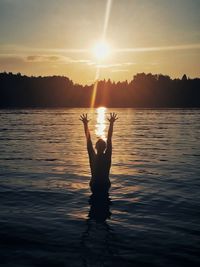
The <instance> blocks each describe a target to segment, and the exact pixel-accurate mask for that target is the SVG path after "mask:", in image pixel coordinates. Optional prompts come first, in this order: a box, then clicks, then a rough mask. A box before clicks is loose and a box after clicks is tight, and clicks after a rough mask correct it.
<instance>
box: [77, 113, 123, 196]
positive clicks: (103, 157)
mask: <svg viewBox="0 0 200 267" xmlns="http://www.w3.org/2000/svg"><path fill="white" fill-rule="evenodd" d="M117 119H118V117H117V114H116V113H110V117H109V118H108V121H109V122H110V125H109V129H108V137H107V142H105V141H104V140H103V139H101V138H99V139H98V141H97V142H96V145H95V148H96V151H97V152H95V150H94V148H93V145H92V140H91V136H90V131H89V128H88V122H89V119H88V116H87V114H82V115H81V116H80V120H81V121H82V122H83V125H84V130H85V136H86V141H87V151H88V155H89V162H90V169H91V175H92V177H91V180H90V188H91V191H92V193H95V194H108V191H109V188H110V186H111V182H110V179H109V172H110V167H111V157H112V134H113V126H114V122H115V121H116V120H117Z"/></svg>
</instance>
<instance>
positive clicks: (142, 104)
mask: <svg viewBox="0 0 200 267" xmlns="http://www.w3.org/2000/svg"><path fill="white" fill-rule="evenodd" d="M93 86H94V85H85V86H83V85H80V84H75V83H73V81H72V80H70V79H69V78H67V77H64V76H48V77H41V76H39V77H33V76H32V77H28V76H25V75H21V74H20V73H18V74H13V73H6V72H4V73H0V108H22V107H89V106H90V103H91V97H92V92H93ZM95 106H106V107H135V108H185V107H200V79H199V78H195V79H189V78H187V76H186V75H183V77H182V79H171V78H170V77H169V76H165V75H162V74H155V75H153V74H151V73H148V74H145V73H138V74H136V75H135V76H133V79H132V80H131V81H130V82H127V81H123V82H117V83H116V82H112V81H111V80H107V81H106V80H102V81H99V82H98V86H97V94H96V101H95Z"/></svg>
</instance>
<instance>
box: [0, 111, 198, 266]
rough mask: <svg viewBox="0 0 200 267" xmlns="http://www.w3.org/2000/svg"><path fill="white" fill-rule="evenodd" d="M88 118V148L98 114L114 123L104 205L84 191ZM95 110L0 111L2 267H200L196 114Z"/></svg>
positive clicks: (101, 122)
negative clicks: (86, 119) (84, 116)
mask: <svg viewBox="0 0 200 267" xmlns="http://www.w3.org/2000/svg"><path fill="white" fill-rule="evenodd" d="M86 111H87V112H88V113H89V114H90V117H91V118H92V121H91V123H90V128H91V131H92V136H93V141H94V142H95V141H96V134H98V131H102V132H103V133H105V129H104V128H105V126H106V131H107V122H105V121H104V115H105V114H104V112H106V113H109V112H110V111H112V112H113V111H115V112H117V113H118V114H119V117H120V119H119V120H118V121H117V122H116V125H115V129H114V136H113V161H112V162H113V164H112V169H111V176H110V178H111V182H112V188H111V190H110V195H109V196H107V197H105V198H104V199H96V198H95V197H91V192H90V190H89V186H88V182H89V178H90V172H89V171H90V170H89V165H88V158H87V154H86V147H85V137H84V133H83V129H82V128H83V127H82V125H81V122H80V121H79V120H78V116H79V114H80V113H82V112H86ZM96 112H97V111H96V110H90V109H88V110H87V109H55V110H48V109H45V110H1V111H0V266H20V267H21V266H22V267H23V266H73V267H76V266H84V267H86V266H95V267H96V266H97V267H98V266H120V267H123V266H125V267H126V266H180V267H182V266H191V267H192V266H198V264H199V263H200V260H199V255H198V254H199V251H200V238H199V237H200V224H199V223H200V181H199V179H200V110H134V109H112V110H104V111H103V113H101V114H99V117H98V116H97V114H96ZM97 119H98V123H97ZM105 123H106V124H105ZM95 131H96V134H95Z"/></svg>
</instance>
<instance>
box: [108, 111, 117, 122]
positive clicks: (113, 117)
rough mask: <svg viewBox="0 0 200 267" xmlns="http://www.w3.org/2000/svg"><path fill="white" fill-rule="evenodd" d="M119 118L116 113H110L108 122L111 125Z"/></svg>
mask: <svg viewBox="0 0 200 267" xmlns="http://www.w3.org/2000/svg"><path fill="white" fill-rule="evenodd" d="M118 119H119V118H118V117H117V114H116V113H114V112H113V113H110V117H109V118H107V120H108V121H109V122H110V123H114V122H115V121H116V120H118Z"/></svg>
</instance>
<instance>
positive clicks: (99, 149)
mask: <svg viewBox="0 0 200 267" xmlns="http://www.w3.org/2000/svg"><path fill="white" fill-rule="evenodd" d="M95 148H96V150H97V153H98V154H102V153H103V152H104V151H105V149H106V142H105V141H104V140H103V139H101V138H99V140H98V141H97V142H96V145H95Z"/></svg>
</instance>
